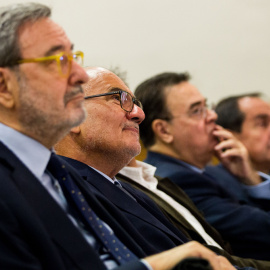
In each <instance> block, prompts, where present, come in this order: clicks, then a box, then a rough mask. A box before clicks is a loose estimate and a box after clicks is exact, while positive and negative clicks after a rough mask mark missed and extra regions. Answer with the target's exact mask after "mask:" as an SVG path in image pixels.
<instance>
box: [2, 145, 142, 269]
mask: <svg viewBox="0 0 270 270" xmlns="http://www.w3.org/2000/svg"><path fill="white" fill-rule="evenodd" d="M66 166H67V169H68V170H69V171H70V174H71V176H72V178H73V180H74V181H76V183H77V185H79V187H81V189H82V190H84V195H85V197H86V199H87V201H88V203H89V205H91V207H92V208H93V210H94V211H95V212H96V213H97V214H98V215H99V217H100V218H101V219H103V220H104V221H105V222H107V223H110V225H111V227H112V229H113V230H114V231H115V233H116V235H117V236H118V237H119V238H120V240H121V241H123V242H124V244H125V245H126V246H128V247H129V248H130V249H131V250H132V251H133V252H134V253H135V254H136V255H137V256H139V257H142V256H144V255H145V253H144V252H143V251H142V250H141V248H140V247H139V246H138V245H137V244H136V243H135V242H134V241H133V240H132V239H131V238H130V237H129V235H128V234H130V232H126V231H125V229H123V228H122V227H121V226H120V225H119V224H118V223H117V222H116V221H115V220H114V218H112V216H111V215H110V214H109V213H108V212H107V211H106V210H105V209H104V208H103V207H102V206H101V204H100V203H99V202H98V201H97V200H96V199H95V197H94V196H93V195H92V194H91V193H90V192H85V191H86V190H87V188H85V183H84V181H82V180H81V178H80V177H79V176H78V175H77V174H76V173H75V172H74V170H73V169H72V168H70V166H69V165H68V164H66ZM0 175H1V181H0V213H1V218H0V239H1V240H0V269H8V270H12V269H14V270H19V269H28V270H31V269H33V270H34V269H35V270H37V269H43V270H44V269H47V270H52V269H57V270H64V269H69V270H72V269H81V270H83V269H85V270H89V269H105V266H104V265H103V263H102V262H101V261H100V259H99V257H98V255H97V253H96V252H95V251H94V250H93V248H92V247H91V246H90V245H89V244H88V243H87V242H86V240H85V239H84V237H83V236H82V235H81V233H80V232H79V231H78V229H77V228H76V227H75V226H74V225H73V223H72V222H71V221H70V219H69V218H68V217H67V215H66V214H65V212H64V211H63V210H62V208H61V207H60V206H59V205H58V204H57V203H56V202H55V200H54V199H53V198H52V197H51V196H50V195H49V193H48V192H47V190H46V189H45V188H44V187H43V186H42V184H41V183H40V182H39V181H38V179H36V178H35V176H34V175H33V174H32V173H31V172H30V171H29V170H28V169H27V168H26V167H25V165H24V164H23V163H22V162H21V161H20V160H19V159H18V158H17V157H16V156H15V155H14V154H13V153H12V152H11V151H10V150H9V149H8V148H7V147H6V146H4V145H3V144H2V143H1V142H0ZM132 268H133V269H138V270H139V269H146V268H145V266H143V264H142V263H141V262H139V261H135V262H133V263H131V264H129V265H125V267H119V269H132Z"/></svg>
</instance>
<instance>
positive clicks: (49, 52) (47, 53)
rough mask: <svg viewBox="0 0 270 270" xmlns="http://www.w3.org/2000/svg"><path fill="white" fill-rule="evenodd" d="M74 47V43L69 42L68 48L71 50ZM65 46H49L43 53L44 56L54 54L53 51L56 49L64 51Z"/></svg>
mask: <svg viewBox="0 0 270 270" xmlns="http://www.w3.org/2000/svg"><path fill="white" fill-rule="evenodd" d="M73 48H74V45H73V44H71V47H70V50H71V51H72V50H73ZM64 50H65V48H64V46H63V45H57V46H53V47H52V48H50V49H49V50H48V51H47V52H46V53H45V56H50V55H52V54H54V53H55V52H57V51H64Z"/></svg>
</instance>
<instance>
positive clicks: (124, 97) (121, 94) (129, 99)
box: [84, 90, 143, 112]
mask: <svg viewBox="0 0 270 270" xmlns="http://www.w3.org/2000/svg"><path fill="white" fill-rule="evenodd" d="M109 95H115V96H116V97H117V100H119V101H120V106H121V108H122V109H123V110H124V111H126V112H131V111H132V110H133V107H134V104H135V105H136V106H138V107H140V108H141V109H142V108H143V106H142V103H141V102H140V101H139V100H138V99H136V98H135V97H133V96H132V95H131V94H129V93H128V92H126V91H123V90H119V91H114V92H108V93H103V94H99V95H93V96H87V97H84V99H89V98H94V97H102V96H109Z"/></svg>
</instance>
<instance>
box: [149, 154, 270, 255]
mask: <svg viewBox="0 0 270 270" xmlns="http://www.w3.org/2000/svg"><path fill="white" fill-rule="evenodd" d="M145 161H146V162H147V163H150V164H152V165H153V166H155V167H157V171H156V173H157V175H159V176H161V177H168V178H170V180H172V181H173V182H174V183H176V184H177V185H179V186H180V187H181V188H182V189H183V190H184V191H185V192H186V193H187V194H188V196H189V197H190V198H191V199H192V200H193V202H194V203H195V205H196V206H197V207H198V209H199V210H200V211H202V212H203V214H204V216H205V218H206V220H207V221H208V222H209V223H210V224H211V225H213V226H214V227H215V228H216V229H217V230H218V231H219V232H220V233H221V235H222V237H223V239H225V240H227V241H229V242H230V244H231V246H232V249H233V252H234V254H236V255H238V256H241V257H246V258H255V259H262V260H270V253H269V248H270V237H269V232H270V215H269V212H266V211H263V210H261V209H259V208H256V207H252V206H249V205H247V204H242V202H240V201H239V200H238V199H237V198H235V197H234V196H232V195H231V194H230V193H229V192H228V191H227V190H226V189H225V188H224V187H222V186H221V185H220V184H219V183H218V182H217V181H215V179H212V178H210V177H208V176H207V175H202V174H199V173H197V172H195V171H193V170H192V169H190V168H188V167H187V166H185V165H183V163H181V162H179V161H178V160H177V159H175V158H171V157H169V156H166V155H162V154H158V153H154V152H149V153H148V156H147V159H146V160H145Z"/></svg>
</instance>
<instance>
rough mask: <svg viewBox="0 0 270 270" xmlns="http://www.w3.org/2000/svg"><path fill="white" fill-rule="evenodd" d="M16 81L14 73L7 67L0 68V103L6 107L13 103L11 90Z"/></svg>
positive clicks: (9, 107)
mask: <svg viewBox="0 0 270 270" xmlns="http://www.w3.org/2000/svg"><path fill="white" fill-rule="evenodd" d="M15 82H17V80H16V78H15V75H14V74H13V73H12V72H11V71H10V70H9V69H8V68H0V104H1V105H2V106H4V107H6V108H8V109H11V108H13V107H14V105H15V100H14V96H13V91H14V87H17V86H15Z"/></svg>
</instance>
